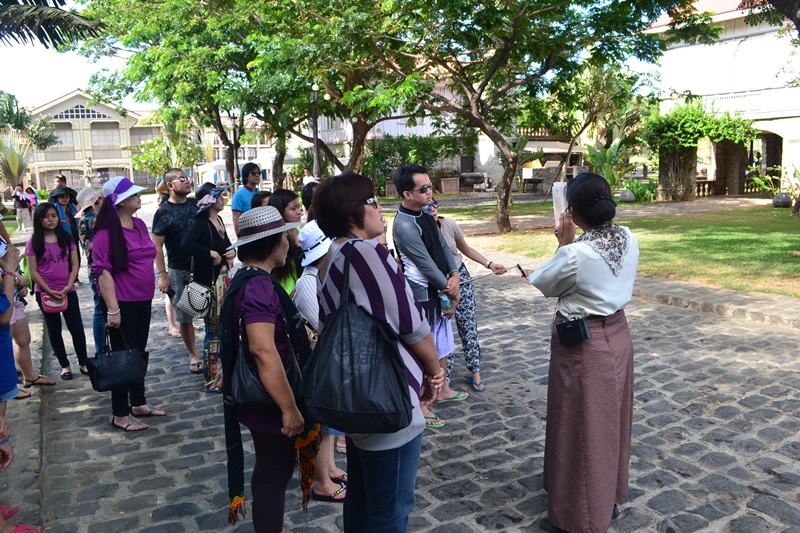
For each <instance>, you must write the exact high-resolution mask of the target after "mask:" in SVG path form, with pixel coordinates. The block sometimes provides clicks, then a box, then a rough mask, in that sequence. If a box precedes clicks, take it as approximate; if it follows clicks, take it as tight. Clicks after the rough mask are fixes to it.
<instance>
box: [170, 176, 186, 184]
mask: <svg viewBox="0 0 800 533" xmlns="http://www.w3.org/2000/svg"><path fill="white" fill-rule="evenodd" d="M176 181H180V182H181V183H184V182H187V181H189V177H188V176H181V177H180V178H175V179H174V180H171V183H175V182H176Z"/></svg>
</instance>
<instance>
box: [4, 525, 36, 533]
mask: <svg viewBox="0 0 800 533" xmlns="http://www.w3.org/2000/svg"><path fill="white" fill-rule="evenodd" d="M43 531H44V530H43V529H42V528H40V527H36V526H26V525H24V524H19V525H18V526H17V527H15V528H14V529H12V530H11V533H42V532H43Z"/></svg>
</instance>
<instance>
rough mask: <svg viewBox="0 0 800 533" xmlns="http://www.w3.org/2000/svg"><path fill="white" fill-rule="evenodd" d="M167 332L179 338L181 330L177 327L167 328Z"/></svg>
mask: <svg viewBox="0 0 800 533" xmlns="http://www.w3.org/2000/svg"><path fill="white" fill-rule="evenodd" d="M169 334H170V336H171V337H175V338H176V339H180V338H181V332H180V330H178V329H171V330H169Z"/></svg>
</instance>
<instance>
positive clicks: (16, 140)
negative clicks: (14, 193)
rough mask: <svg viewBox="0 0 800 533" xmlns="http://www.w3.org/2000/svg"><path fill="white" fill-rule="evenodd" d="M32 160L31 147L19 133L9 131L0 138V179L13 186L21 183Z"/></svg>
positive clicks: (28, 141)
mask: <svg viewBox="0 0 800 533" xmlns="http://www.w3.org/2000/svg"><path fill="white" fill-rule="evenodd" d="M31 160H33V145H32V144H31V141H30V139H28V137H27V136H26V135H24V134H22V133H20V132H17V131H14V130H9V131H8V132H6V133H4V134H2V137H0V178H2V179H3V180H5V182H6V184H8V185H11V186H13V185H14V184H17V183H19V182H20V181H22V176H24V175H25V171H26V170H28V164H29V163H30V162H31Z"/></svg>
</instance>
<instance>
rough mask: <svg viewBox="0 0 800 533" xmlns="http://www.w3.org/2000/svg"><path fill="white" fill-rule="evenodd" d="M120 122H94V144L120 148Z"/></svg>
mask: <svg viewBox="0 0 800 533" xmlns="http://www.w3.org/2000/svg"><path fill="white" fill-rule="evenodd" d="M119 145H120V144H119V124H118V123H117V122H98V123H95V124H92V146H98V147H114V148H119Z"/></svg>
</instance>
